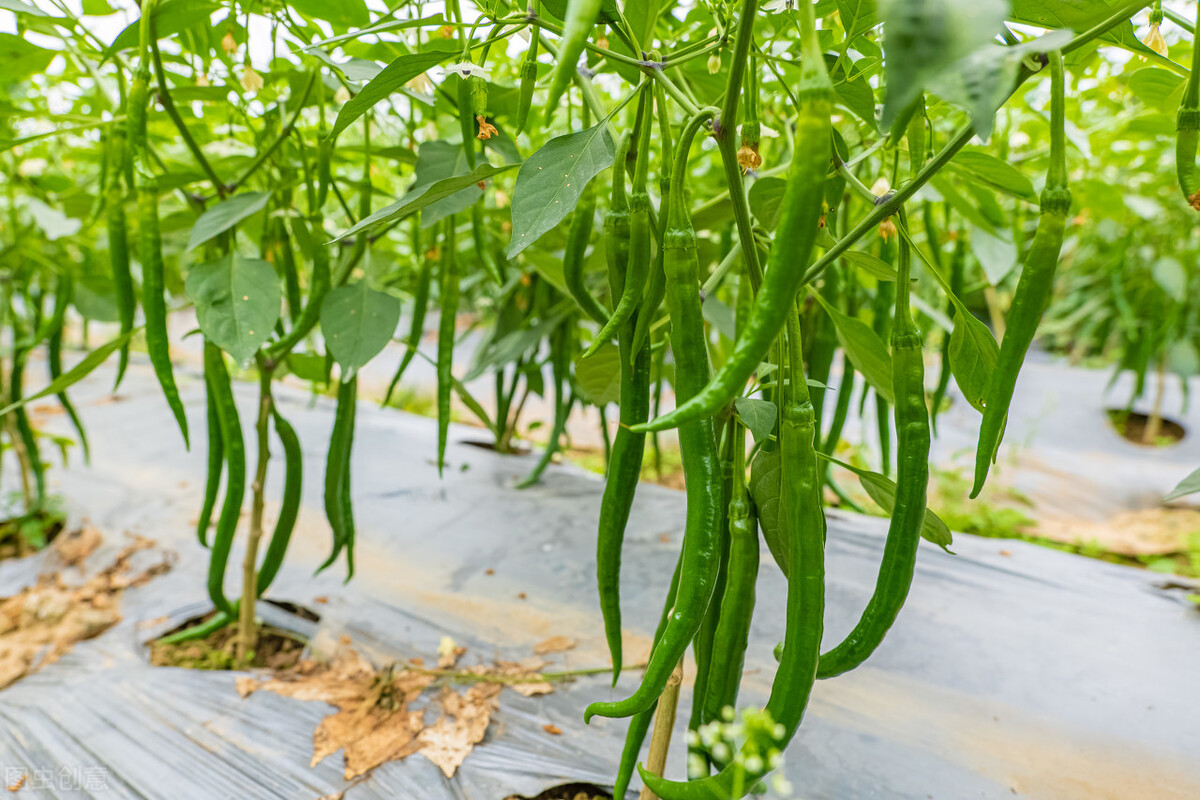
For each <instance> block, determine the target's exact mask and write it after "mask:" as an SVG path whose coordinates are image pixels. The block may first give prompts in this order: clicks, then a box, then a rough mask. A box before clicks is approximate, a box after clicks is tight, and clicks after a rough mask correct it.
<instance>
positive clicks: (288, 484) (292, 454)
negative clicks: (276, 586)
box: [257, 404, 304, 597]
mask: <svg viewBox="0 0 1200 800" xmlns="http://www.w3.org/2000/svg"><path fill="white" fill-rule="evenodd" d="M272 405H273V407H272V409H271V416H272V417H273V418H274V420H275V433H276V434H277V435H278V436H279V443H280V444H281V445H283V470H284V472H283V476H284V477H283V502H282V503H281V504H280V506H279V518H278V519H277V520H276V521H275V530H274V532H273V533H272V534H271V544H270V545H268V546H267V552H266V555H264V556H263V560H262V566H260V567H259V569H258V584H257V585H258V596H259V597H262V596H263V595H264V594H265V593H266V591H267V589H268V588H269V587H270V585H271V582H272V581H274V580H275V576H276V575H277V574H279V568H280V567H281V566H282V565H283V557H284V554H286V553H287V548H288V544H289V543H290V542H291V540H292V531H293V530H295V528H296V518H297V517H298V516H299V514H300V495H301V490H302V489H303V487H304V454H303V453H302V452H301V450H300V437H298V436H297V435H296V430H295V428H293V427H292V426H291V425H290V424H289V423H288V421H287V420H286V419H284V418H283V415H281V414H280V413H279V409H278V407H275V406H274V404H272Z"/></svg>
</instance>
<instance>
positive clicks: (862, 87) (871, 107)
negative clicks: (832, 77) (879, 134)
mask: <svg viewBox="0 0 1200 800" xmlns="http://www.w3.org/2000/svg"><path fill="white" fill-rule="evenodd" d="M833 91H834V92H835V93H836V94H837V97H838V100H839V101H840V102H841V104H842V105H844V106H845V107H846V108H847V109H849V110H850V112H851V113H853V114H854V115H855V116H856V117H858V118H859V119H861V120H862V121H863V122H865V123H867V124H868V125H870V126H871V128H872V129H873V130H879V124H878V123H877V122H876V121H875V91H874V90H873V89H872V88H871V82H870V81H868V80H867V79H866V77H865V76H859V77H857V78H854V79H853V80H847V81H842V82H841V83H837V84H835V85H834V87H833Z"/></svg>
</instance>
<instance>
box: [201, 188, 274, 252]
mask: <svg viewBox="0 0 1200 800" xmlns="http://www.w3.org/2000/svg"><path fill="white" fill-rule="evenodd" d="M270 199H271V193H270V192H245V193H244V194H239V195H234V196H233V197H231V198H229V199H228V200H224V201H222V202H220V203H217V204H216V205H215V206H213V207H212V208H210V209H208V210H207V211H205V212H204V213H203V214H201V215H200V218H199V219H197V220H196V224H195V225H193V226H192V232H191V233H190V234H189V235H188V243H187V249H188V250H191V249H193V248H195V247H198V246H200V245H202V244H204V243H205V242H207V241H208V240H209V239H212V238H213V237H215V236H219V235H220V234H222V233H224V232H225V231H227V230H229V229H230V228H232V227H233V226H234V225H237V224H238V223H239V222H241V221H242V220H244V219H246V218H247V217H249V216H253V215H254V214H257V213H258V212H259V211H262V210H263V209H264V208H266V206H267V201H268V200H270Z"/></svg>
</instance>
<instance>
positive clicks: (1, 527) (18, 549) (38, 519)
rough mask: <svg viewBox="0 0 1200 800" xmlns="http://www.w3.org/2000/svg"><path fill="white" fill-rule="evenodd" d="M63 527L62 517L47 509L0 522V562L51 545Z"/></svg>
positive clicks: (20, 556)
mask: <svg viewBox="0 0 1200 800" xmlns="http://www.w3.org/2000/svg"><path fill="white" fill-rule="evenodd" d="M63 527H64V525H63V515H62V514H61V513H59V512H57V511H51V510H47V509H39V510H37V511H33V512H31V513H29V514H23V515H21V516H19V517H12V518H10V519H6V520H4V521H3V522H0V561H3V560H4V559H6V558H24V557H25V556H28V555H32V554H33V553H36V552H37V551H38V550H40V549H42V548H43V547H45V546H46V545H49V544H51V543H53V542H54V540H55V539H56V538H57V537H58V534H59V533H61V532H62V530H63ZM30 533H32V536H31V535H30ZM38 539H40V541H37V540H38Z"/></svg>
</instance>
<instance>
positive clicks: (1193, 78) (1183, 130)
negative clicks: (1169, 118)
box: [1051, 8, 1200, 211]
mask: <svg viewBox="0 0 1200 800" xmlns="http://www.w3.org/2000/svg"><path fill="white" fill-rule="evenodd" d="M1195 29H1196V30H1197V31H1200V8H1197V11H1196V28H1195ZM1175 131H1176V133H1175V171H1176V173H1177V174H1178V175H1179V188H1180V189H1181V190H1183V197H1184V199H1185V200H1187V201H1188V205H1190V206H1191V207H1192V208H1194V209H1196V210H1197V211H1200V180H1197V178H1196V145H1197V139H1198V137H1200V46H1196V45H1194V44H1193V47H1192V69H1191V71H1190V72H1189V73H1188V79H1187V85H1186V86H1184V89H1183V99H1182V100H1181V101H1180V104H1179V114H1178V115H1177V116H1176V118H1175ZM1051 133H1052V134H1053V131H1051Z"/></svg>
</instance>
